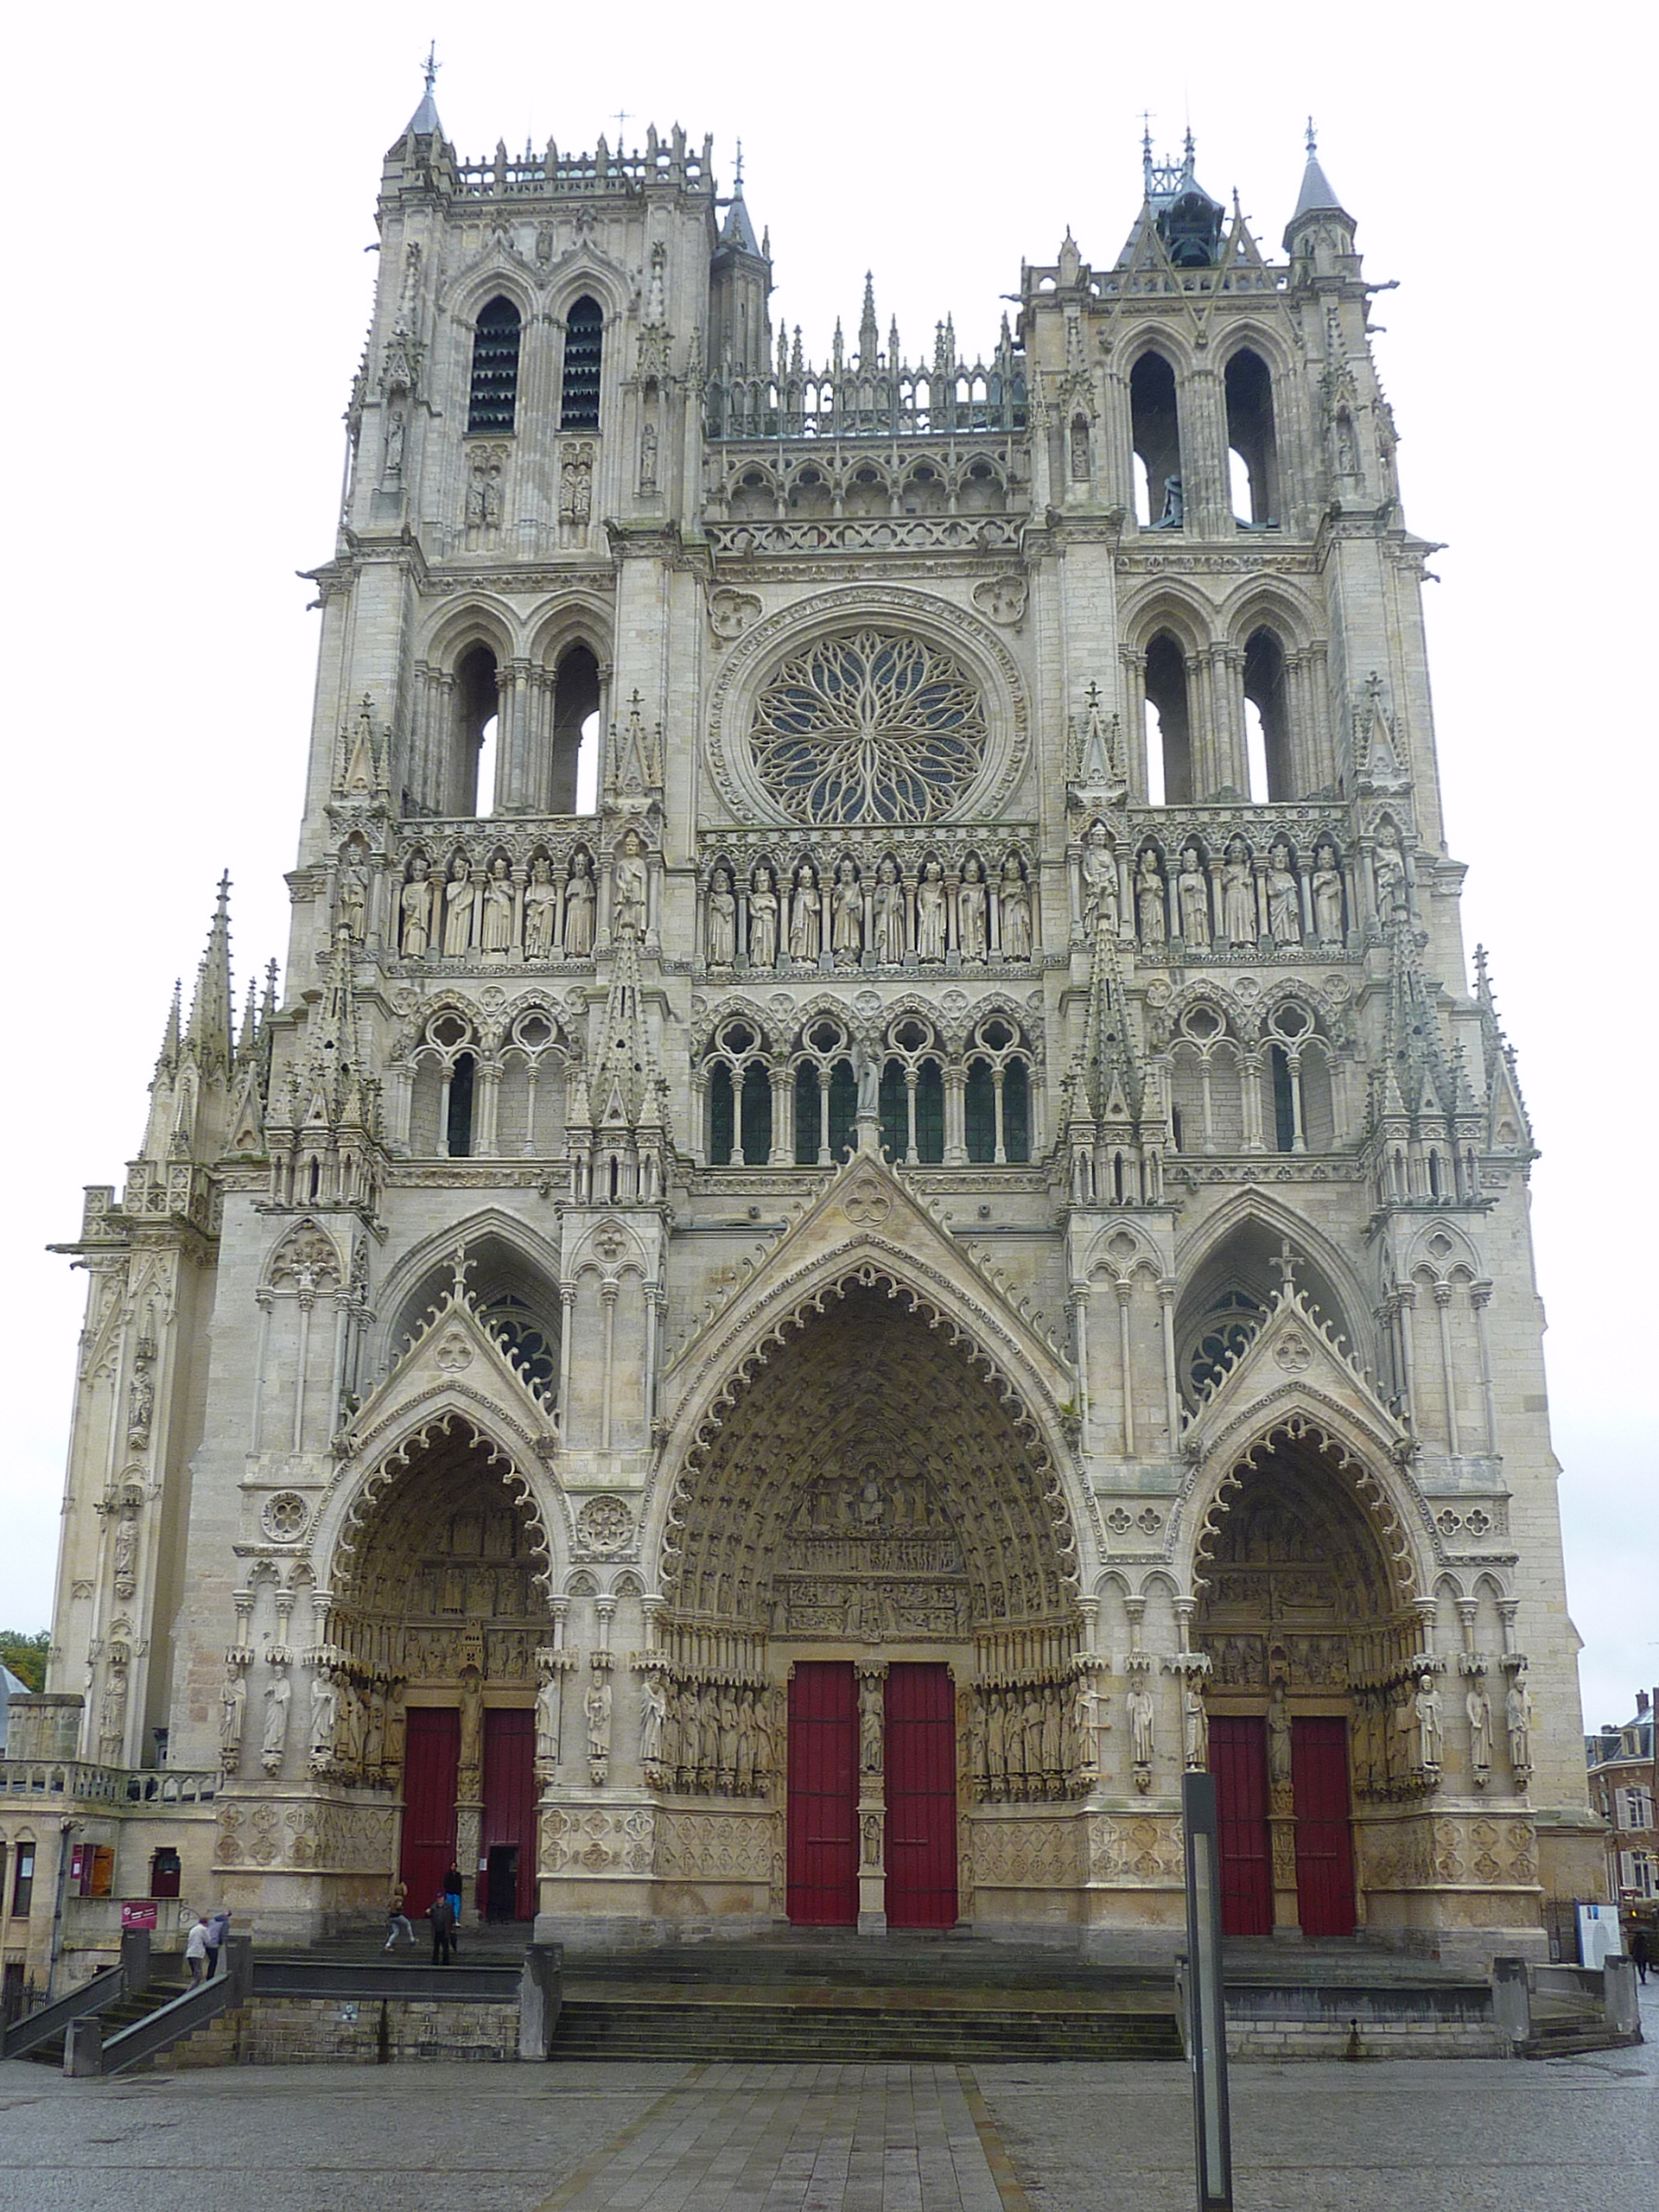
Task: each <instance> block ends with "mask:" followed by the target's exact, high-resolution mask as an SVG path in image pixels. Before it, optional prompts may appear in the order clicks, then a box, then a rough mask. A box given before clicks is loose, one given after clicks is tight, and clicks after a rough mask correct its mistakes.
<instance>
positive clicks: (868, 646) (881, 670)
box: [749, 630, 988, 822]
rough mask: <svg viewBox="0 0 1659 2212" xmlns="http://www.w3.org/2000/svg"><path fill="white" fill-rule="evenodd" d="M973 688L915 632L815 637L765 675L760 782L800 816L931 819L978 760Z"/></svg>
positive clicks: (983, 737) (756, 742)
mask: <svg viewBox="0 0 1659 2212" xmlns="http://www.w3.org/2000/svg"><path fill="white" fill-rule="evenodd" d="M987 743H988V733H987V730H986V727H985V711H984V706H983V702H982V700H981V698H980V694H979V687H978V686H977V685H976V683H974V682H973V680H972V678H971V677H969V676H967V675H966V674H965V673H964V672H963V670H962V669H961V668H960V667H958V666H957V663H956V662H955V661H954V660H952V659H951V658H950V656H949V655H948V654H947V653H943V652H940V651H939V650H938V647H937V646H934V645H928V644H926V643H925V641H924V640H923V639H919V638H914V637H900V636H897V635H894V634H892V633H890V632H887V631H881V630H855V631H851V632H847V633H845V634H843V635H842V636H840V637H832V638H819V639H815V640H814V642H813V643H812V644H810V645H804V646H803V647H802V648H801V650H800V651H799V652H795V653H791V655H790V657H789V658H788V659H786V660H785V661H784V662H783V663H782V664H780V665H779V668H778V669H777V670H776V671H774V672H773V674H772V678H771V680H770V682H769V683H767V684H766V688H765V689H764V690H762V692H761V694H760V698H759V700H758V701H757V702H756V705H755V709H754V720H753V725H752V727H751V729H750V732H749V747H750V751H751V753H752V754H753V760H754V764H755V766H756V768H757V770H758V771H759V773H760V780H761V782H762V783H763V784H764V785H765V786H766V791H767V792H768V793H769V794H770V796H771V797H772V798H773V799H774V800H776V802H777V803H778V804H779V806H781V807H782V808H783V809H784V810H785V813H786V814H788V815H790V816H791V817H792V818H793V819H794V820H795V821H797V822H934V821H938V819H939V817H941V816H943V815H946V814H949V813H950V810H951V809H952V807H953V806H954V805H955V804H957V801H958V799H959V798H961V796H962V794H963V792H964V791H966V790H967V789H968V787H969V785H970V784H971V783H972V782H973V781H974V779H975V778H976V776H977V775H978V773H979V772H980V769H981V767H982V765H983V763H984V759H985V751H986V746H987Z"/></svg>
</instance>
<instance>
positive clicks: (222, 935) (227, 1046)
mask: <svg viewBox="0 0 1659 2212" xmlns="http://www.w3.org/2000/svg"><path fill="white" fill-rule="evenodd" d="M235 1019H236V1016H235V1010H234V1007H233V1003H232V998H231V879H230V877H229V875H228V874H226V875H222V876H220V878H219V899H218V903H217V904H216V906H214V909H213V920H212V921H211V922H210V923H209V924H208V926H207V948H206V950H204V952H203V953H202V956H201V965H200V967H199V968H198V969H197V970H196V988H195V995H194V998H193V999H192V1001H191V1004H190V1022H189V1027H188V1028H187V1030H186V1031H185V1036H184V1042H185V1046H186V1048H187V1049H188V1050H190V1051H193V1052H194V1054H195V1057H196V1058H197V1059H198V1061H199V1062H200V1065H202V1066H203V1067H204V1068H228V1067H229V1065H230V1064H231V1039H232V1032H233V1027H234V1023H235Z"/></svg>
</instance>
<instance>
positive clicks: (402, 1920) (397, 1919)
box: [385, 1882, 415, 1950]
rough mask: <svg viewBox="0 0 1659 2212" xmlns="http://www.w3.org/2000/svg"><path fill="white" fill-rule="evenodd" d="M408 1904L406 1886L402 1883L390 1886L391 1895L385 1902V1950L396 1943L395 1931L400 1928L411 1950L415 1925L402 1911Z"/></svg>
mask: <svg viewBox="0 0 1659 2212" xmlns="http://www.w3.org/2000/svg"><path fill="white" fill-rule="evenodd" d="M408 1902H409V1889H408V1885H407V1884H405V1883H403V1882H394V1883H393V1884H392V1885H391V1896H390V1897H388V1898H387V1900H386V1942H385V1948H386V1949H387V1950H390V1949H391V1947H392V1945H393V1944H394V1943H395V1942H397V1931H398V1929H400V1928H401V1929H403V1931H404V1935H405V1936H408V1938H409V1941H410V1947H411V1948H413V1945H414V1942H415V1923H414V1922H413V1921H412V1920H411V1919H410V1916H409V1915H408V1914H407V1913H406V1912H405V1911H404V1905H405V1904H407V1903H408Z"/></svg>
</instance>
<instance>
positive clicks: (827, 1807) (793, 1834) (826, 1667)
mask: <svg viewBox="0 0 1659 2212" xmlns="http://www.w3.org/2000/svg"><path fill="white" fill-rule="evenodd" d="M788 1910H789V1917H790V1919H791V1921H792V1922H793V1923H794V1924H795V1925H796V1926H797V1927H798V1928H854V1927H856V1926H857V1924H858V1686H857V1683H856V1682H855V1680H854V1677H853V1669H852V1662H850V1660H848V1661H841V1660H803V1661H801V1662H799V1663H798V1665H797V1667H796V1669H795V1671H794V1673H793V1674H792V1675H791V1677H790V1684H789V1903H788Z"/></svg>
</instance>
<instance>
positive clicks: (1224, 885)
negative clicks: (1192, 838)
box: [1221, 837, 1260, 944]
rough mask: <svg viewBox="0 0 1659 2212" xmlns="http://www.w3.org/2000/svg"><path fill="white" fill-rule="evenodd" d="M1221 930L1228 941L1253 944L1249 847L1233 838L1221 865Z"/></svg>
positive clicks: (1254, 939)
mask: <svg viewBox="0 0 1659 2212" xmlns="http://www.w3.org/2000/svg"><path fill="white" fill-rule="evenodd" d="M1221 933H1222V935H1223V936H1224V938H1226V940H1227V942H1228V943H1229V944H1255V941H1256V938H1257V936H1258V935H1259V934H1260V932H1259V931H1258V929H1257V926H1256V913H1255V877H1254V875H1253V874H1252V872H1251V868H1250V855H1249V847H1248V846H1247V845H1246V844H1245V842H1244V841H1243V838H1242V837H1235V838H1234V840H1233V842H1231V844H1230V845H1229V846H1228V848H1227V857H1226V858H1225V860H1224V861H1223V862H1222V864H1221Z"/></svg>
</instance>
